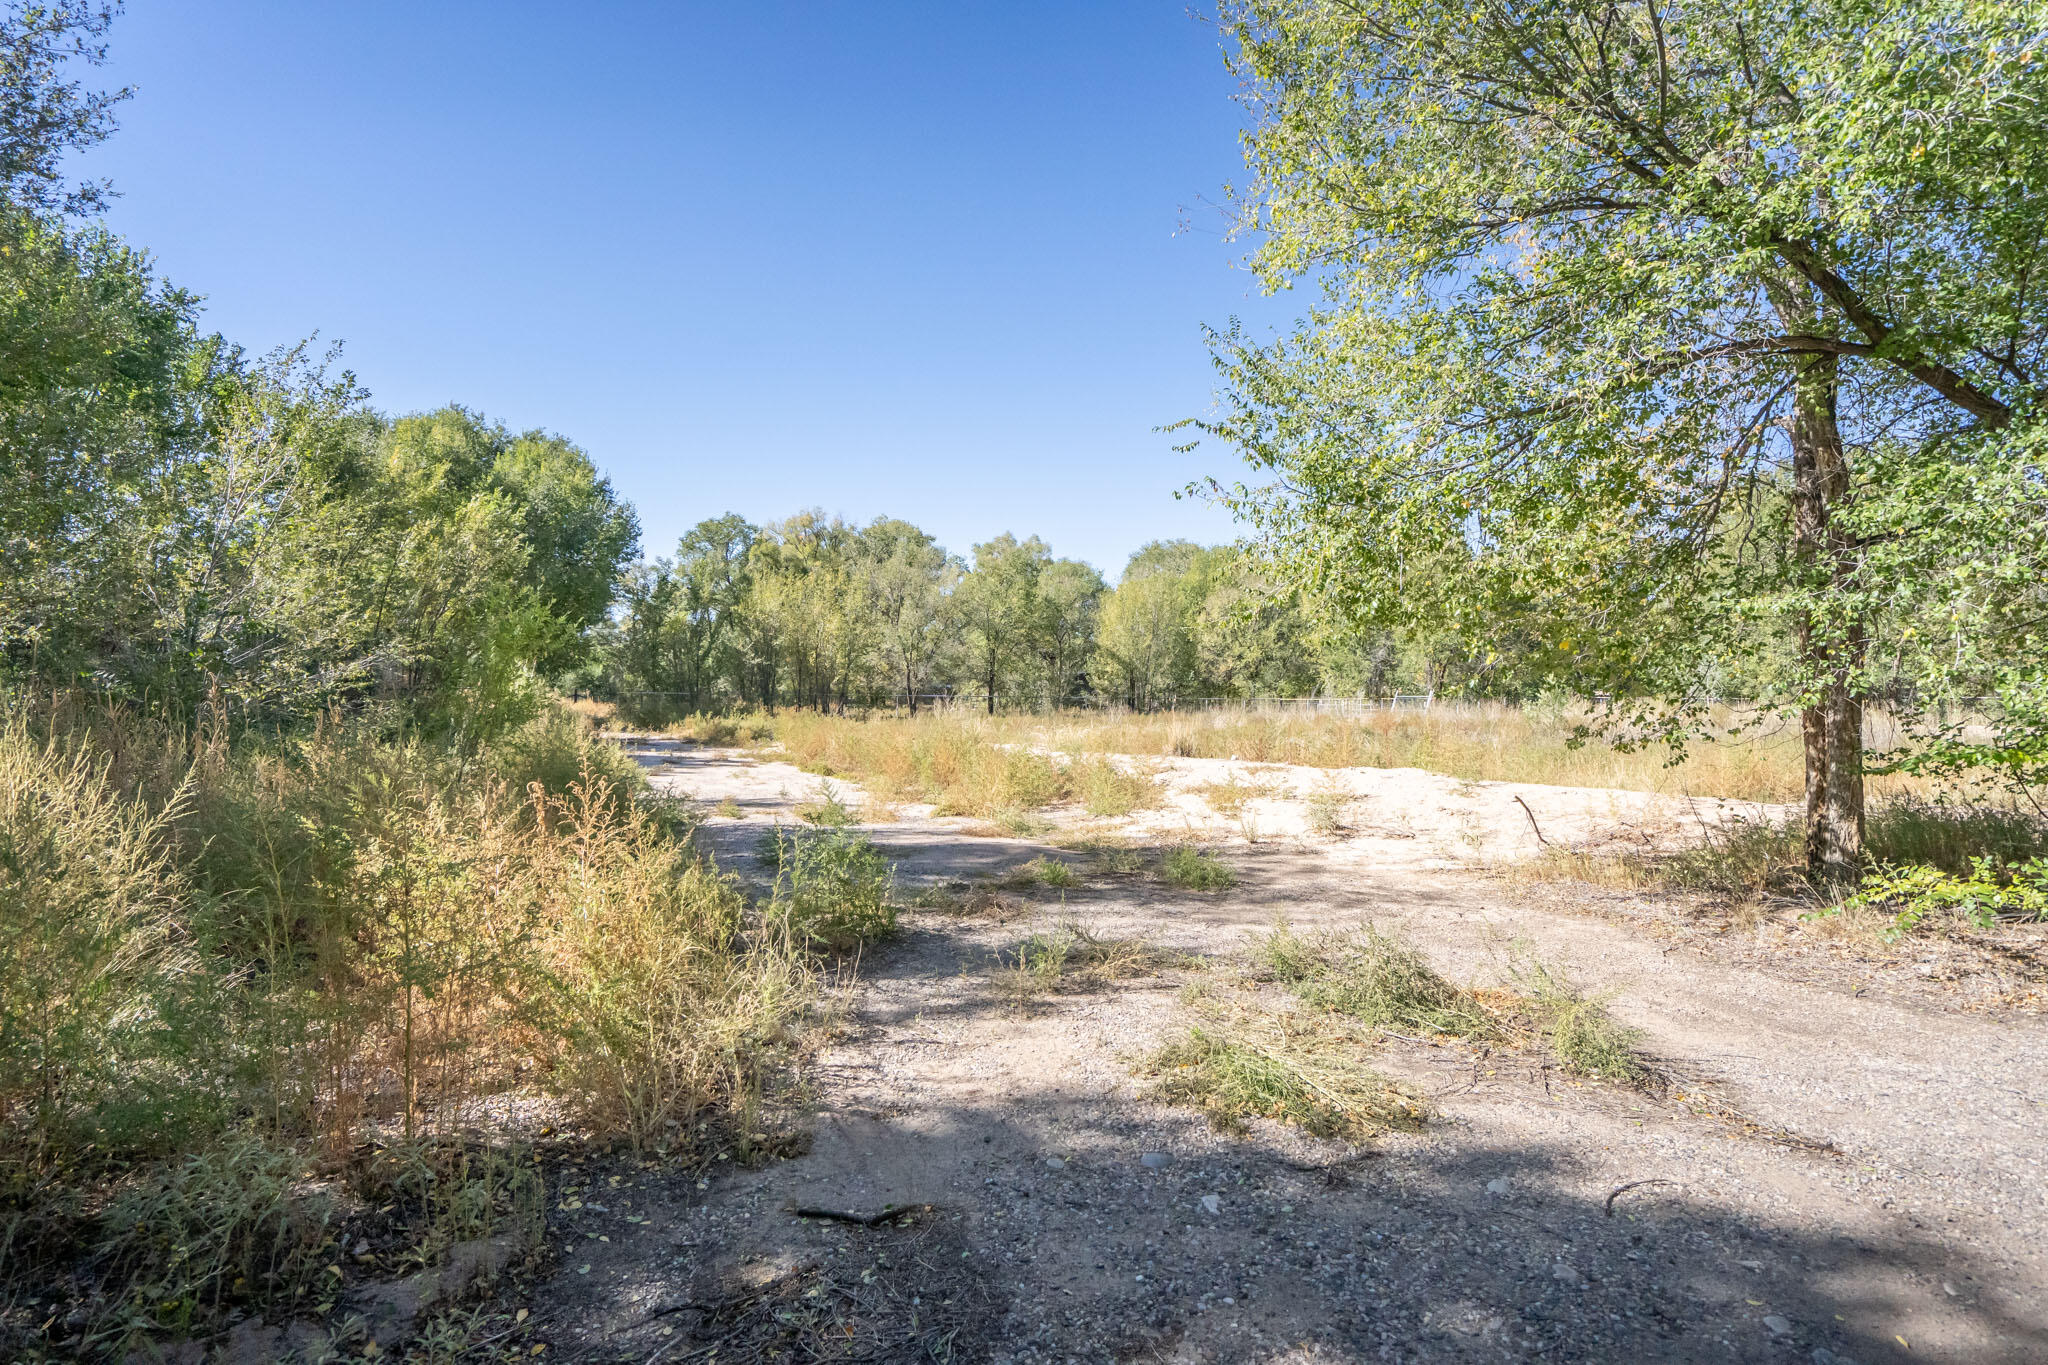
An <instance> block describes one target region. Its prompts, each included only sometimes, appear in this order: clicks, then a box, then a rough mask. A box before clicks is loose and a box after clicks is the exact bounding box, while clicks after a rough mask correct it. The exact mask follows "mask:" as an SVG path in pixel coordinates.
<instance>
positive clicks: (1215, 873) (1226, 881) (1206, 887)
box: [1159, 844, 1237, 891]
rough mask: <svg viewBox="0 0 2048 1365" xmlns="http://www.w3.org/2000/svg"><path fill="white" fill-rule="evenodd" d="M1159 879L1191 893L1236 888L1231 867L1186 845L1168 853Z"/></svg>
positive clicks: (1160, 870) (1160, 868)
mask: <svg viewBox="0 0 2048 1365" xmlns="http://www.w3.org/2000/svg"><path fill="white" fill-rule="evenodd" d="M1159 875H1160V876H1162V877H1164V878H1165V879H1166V880H1167V881H1169V882H1171V883H1172V884H1173V885H1175V886H1179V887H1184V888H1186V889H1187V890H1189V891H1222V890H1226V889H1228V888H1230V887H1233V886H1236V885H1237V873H1235V872H1233V871H1232V870H1231V869H1230V865H1229V864H1227V863H1225V862H1223V861H1222V860H1221V859H1219V858H1217V857H1216V856H1215V855H1214V854H1210V853H1204V852H1202V851H1201V850H1200V849H1197V848H1193V847H1190V846H1188V845H1186V844H1182V845H1181V846H1179V847H1178V848H1173V849H1169V850H1168V851H1167V854H1166V857H1165V859H1164V860H1162V861H1161V863H1160V865H1159Z"/></svg>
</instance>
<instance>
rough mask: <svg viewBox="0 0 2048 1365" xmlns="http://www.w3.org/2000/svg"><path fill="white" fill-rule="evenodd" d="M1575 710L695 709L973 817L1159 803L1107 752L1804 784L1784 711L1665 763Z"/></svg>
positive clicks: (737, 731)
mask: <svg viewBox="0 0 2048 1365" xmlns="http://www.w3.org/2000/svg"><path fill="white" fill-rule="evenodd" d="M1575 719H1576V717H1573V716H1569V715H1556V714H1550V713H1542V712H1539V711H1536V710H1533V709H1530V710H1525V709H1522V708H1519V707H1513V706H1508V705H1504V704H1501V703H1497V702H1472V703H1455V702H1454V703H1439V704H1438V705H1436V706H1434V707H1432V708H1431V709H1430V710H1428V711H1426V712H1425V711H1420V710H1401V711H1393V710H1387V711H1378V712H1373V713H1370V714H1368V715H1366V716H1363V717H1345V716H1319V715H1286V714H1280V715H1270V714H1259V713H1255V712H1245V711H1191V712H1161V713H1159V714H1156V715H1129V714H1118V713H1103V712H1092V711H1069V712H1060V713H1056V714H1053V715H1049V716H1030V715H1018V716H997V717H993V718H991V717H988V716H983V715H980V714H978V713H972V712H967V713H962V712H935V713H931V714H927V715H923V716H919V717H917V718H915V719H911V718H909V717H901V716H898V717H887V716H879V717H872V718H867V719H859V718H852V717H838V716H820V715H817V714H815V713H811V712H788V713H784V714H782V715H778V716H774V717H766V716H753V717H748V718H746V719H745V720H742V721H733V720H721V721H705V722H699V724H701V725H703V726H707V727H711V728H712V729H715V730H716V735H715V736H714V735H711V734H710V733H708V732H707V734H706V736H705V737H706V738H715V739H717V740H721V741H722V742H725V743H732V742H735V738H734V737H735V736H737V737H738V742H745V741H746V739H748V738H756V740H757V742H763V743H778V744H780V745H781V746H782V748H783V750H784V752H785V753H786V754H787V756H788V757H789V759H790V761H792V762H794V763H796V764H797V765H798V766H800V767H803V768H805V769H807V770H809V771H812V772H818V773H824V774H828V775H832V776H845V777H847V778H849V779H852V780H855V781H858V782H859V783H861V784H862V785H863V786H864V787H867V788H868V789H869V790H870V791H872V792H874V793H876V794H877V795H881V796H884V797H893V798H897V799H908V800H924V801H931V802H934V803H936V804H937V805H938V806H939V807H940V809H941V810H942V811H944V812H947V813H953V814H964V815H980V816H992V815H996V814H998V813H1000V812H1003V811H1006V810H1010V811H1014V810H1022V809H1031V808H1034V807H1038V806H1045V805H1052V804H1057V803H1061V802H1067V801H1080V800H1085V801H1086V802H1087V804H1088V805H1089V807H1090V810H1091V813H1095V814H1123V813H1126V812H1127V811H1128V810H1132V809H1143V808H1146V807H1149V806H1153V805H1156V804H1157V803H1158V790H1157V783H1156V781H1154V780H1153V774H1151V773H1149V772H1147V771H1145V770H1144V769H1143V768H1139V769H1136V770H1135V771H1134V770H1133V768H1132V765H1130V764H1128V763H1125V764H1120V765H1119V764H1109V763H1105V762H1102V761H1101V756H1104V755H1128V756H1134V757H1137V758H1140V759H1144V758H1153V757H1157V758H1176V757H1178V758H1224V759H1239V760H1242V761H1244V762H1248V763H1288V764H1297V765H1301V766H1305V767H1313V768H1354V767H1356V768H1420V769H1423V770H1425V771H1428V772H1434V773H1442V774H1444V775H1446V776H1449V777H1456V778H1463V779H1467V780H1471V781H1495V782H1530V783H1541V784H1545V785H1550V786H1565V787H1600V788H1610V789H1615V790H1621V791H1647V792H1664V793H1669V794H1674V795H1693V796H1717V797H1726V798H1729V799H1733V800H1744V801H1763V802H1796V801H1798V800H1799V799H1800V795H1801V793H1802V791H1803V790H1804V781H1805V779H1804V768H1803V756H1802V754H1801V750H1800V742H1799V735H1798V731H1797V728H1796V726H1794V725H1792V724H1790V723H1783V724H1779V723H1773V724H1768V725H1766V726H1764V727H1762V729H1761V730H1760V731H1759V732H1757V733H1753V734H1750V735H1746V736H1744V737H1743V738H1740V739H1736V740H1718V741H1712V742H1702V743H1695V744H1693V745H1691V746H1690V747H1689V748H1688V749H1687V751H1686V754H1685V756H1684V758H1683V760H1682V761H1679V762H1676V763H1674V762H1672V761H1671V754H1670V751H1669V750H1667V749H1666V748H1664V747H1663V746H1662V745H1654V746H1651V747H1648V748H1645V749H1640V750H1637V751H1635V752H1622V751H1620V750H1617V749H1615V748H1614V747H1613V746H1612V745H1611V744H1608V743H1605V742H1603V741H1600V740H1589V741H1587V742H1585V743H1583V744H1580V745H1576V746H1575V745H1573V744H1572V743H1571V738H1572V728H1573V723H1574V721H1575ZM1721 719H1722V720H1724V721H1729V720H1733V719H1734V716H1733V715H1732V713H1731V714H1730V715H1727V716H1724V717H1722V718H1721ZM686 729H687V727H686ZM693 733H694V732H693ZM1879 738H1880V739H1882V738H1883V737H1882V736H1880V737H1879ZM1915 788H1916V784H1915V783H1913V782H1911V781H1910V780H1907V779H1900V778H1874V779H1872V782H1871V791H1872V796H1873V798H1876V797H1880V796H1885V795H1897V794H1903V793H1907V792H1911V791H1913V790H1915ZM1112 789H1114V790H1115V794H1114V795H1113V796H1112V795H1111V794H1110V793H1111V791H1112ZM1245 794H1246V795H1257V794H1258V793H1256V792H1253V791H1249V790H1248V791H1246V793H1245Z"/></svg>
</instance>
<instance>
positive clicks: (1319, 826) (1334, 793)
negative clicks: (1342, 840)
mask: <svg viewBox="0 0 2048 1365" xmlns="http://www.w3.org/2000/svg"><path fill="white" fill-rule="evenodd" d="M1306 804H1307V806H1308V827H1309V828H1310V829H1311V830H1313V831H1315V832H1316V833H1317V834H1336V833H1338V832H1339V831H1341V830H1342V829H1343V828H1344V810H1345V808H1346V807H1347V806H1349V805H1350V804H1351V794H1350V793H1349V792H1346V791H1344V790H1342V789H1340V788H1337V787H1331V786H1323V787H1319V788H1317V789H1316V790H1315V791H1312V792H1310V793H1309V794H1308V797H1307V798H1306Z"/></svg>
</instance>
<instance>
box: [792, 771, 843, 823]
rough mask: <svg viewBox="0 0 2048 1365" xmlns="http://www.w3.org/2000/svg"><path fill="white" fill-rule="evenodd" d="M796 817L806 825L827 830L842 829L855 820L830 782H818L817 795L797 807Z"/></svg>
mask: <svg viewBox="0 0 2048 1365" xmlns="http://www.w3.org/2000/svg"><path fill="white" fill-rule="evenodd" d="M796 816H797V819H799V820H802V821H803V822H804V823H805V824H807V825H822V826H824V827H825V828H827V829H844V828H845V827H846V826H848V825H850V824H852V823H854V818H855V817H854V813H853V808H852V807H850V806H848V805H847V804H846V802H844V801H843V800H841V799H840V797H839V793H838V792H837V791H835V790H833V788H832V784H831V783H830V782H820V783H819V784H818V791H817V795H816V796H814V797H813V798H812V799H811V800H809V801H806V802H804V803H803V804H802V805H799V806H798V807H797V808H796Z"/></svg>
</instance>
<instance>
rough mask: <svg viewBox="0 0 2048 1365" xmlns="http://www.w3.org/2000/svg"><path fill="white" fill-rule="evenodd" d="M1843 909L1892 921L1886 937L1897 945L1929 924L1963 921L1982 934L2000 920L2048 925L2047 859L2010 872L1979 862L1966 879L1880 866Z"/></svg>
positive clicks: (1984, 859) (1997, 863)
mask: <svg viewBox="0 0 2048 1365" xmlns="http://www.w3.org/2000/svg"><path fill="white" fill-rule="evenodd" d="M1841 908H1842V909H1844V910H1876V911H1879V912H1881V913H1883V914H1886V915H1888V916H1889V917H1890V923H1889V925H1888V926H1887V928H1886V930H1885V936H1886V937H1887V938H1892V939H1897V938H1900V937H1903V936H1904V935H1906V934H1909V933H1911V932H1912V931H1913V930H1915V929H1917V928H1919V927H1920V926H1921V924H1922V923H1924V922H1927V921H1930V920H1932V921H1935V922H1941V921H1950V922H1953V921H1961V922H1963V923H1965V924H1969V925H1972V926H1974V927H1976V928H1979V929H1989V928H1991V927H1992V926H1993V925H1995V924H1997V923H1999V922H2000V921H2001V920H2016V921H2025V920H2034V921H2040V920H2048V859H2041V858H2034V859H2031V860H2029V861H2027V862H2025V863H2022V864H2020V865H2019V866H2017V867H2009V866H2007V865H2005V864H2003V863H2001V862H2000V861H1999V860H1998V859H1996V858H1993V857H1989V856H1980V857H1977V858H1974V859H1972V860H1971V863H1970V870H1969V872H1968V873H1967V874H1966V875H1963V876H1956V875H1954V874H1952V873H1948V872H1944V871H1942V870H1941V869H1940V868H1937V867H1897V866H1893V865H1890V864H1880V865H1879V866H1878V867H1877V868H1875V869H1874V870H1873V871H1872V872H1871V874H1870V876H1869V877H1868V878H1866V879H1865V881H1864V883H1863V886H1862V888H1861V889H1860V890H1858V891H1857V893H1856V894H1855V895H1853V896H1851V897H1849V899H1848V900H1846V901H1845V902H1843V904H1842V906H1841Z"/></svg>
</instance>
